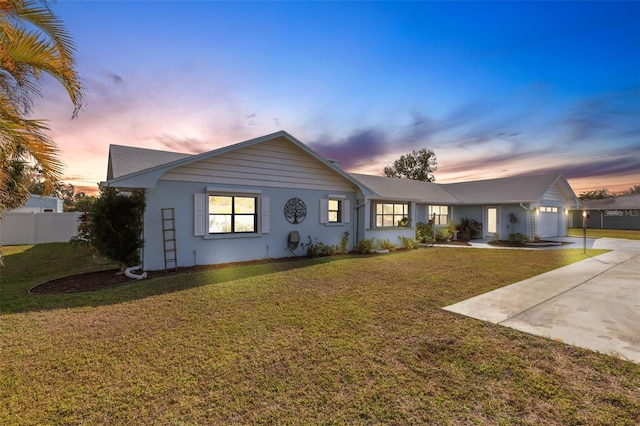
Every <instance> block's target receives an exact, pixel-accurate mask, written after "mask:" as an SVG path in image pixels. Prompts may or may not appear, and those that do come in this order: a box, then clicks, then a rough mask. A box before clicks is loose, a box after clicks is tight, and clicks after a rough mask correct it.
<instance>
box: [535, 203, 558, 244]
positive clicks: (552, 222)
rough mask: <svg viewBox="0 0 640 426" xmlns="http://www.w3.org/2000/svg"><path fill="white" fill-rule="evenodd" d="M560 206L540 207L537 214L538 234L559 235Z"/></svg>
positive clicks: (543, 236) (547, 236)
mask: <svg viewBox="0 0 640 426" xmlns="http://www.w3.org/2000/svg"><path fill="white" fill-rule="evenodd" d="M559 210H560V209H558V207H540V208H539V210H538V214H537V215H536V234H538V235H540V237H541V238H549V237H557V236H558V223H559V219H560V216H559V215H560V212H559Z"/></svg>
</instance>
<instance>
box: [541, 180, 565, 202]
mask: <svg viewBox="0 0 640 426" xmlns="http://www.w3.org/2000/svg"><path fill="white" fill-rule="evenodd" d="M543 199H544V200H545V201H565V200H566V198H565V197H564V196H563V194H562V191H561V190H560V188H559V187H558V184H557V183H556V184H555V185H554V186H552V187H551V188H549V189H548V190H547V192H545V193H544V197H543Z"/></svg>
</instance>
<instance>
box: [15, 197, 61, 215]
mask: <svg viewBox="0 0 640 426" xmlns="http://www.w3.org/2000/svg"><path fill="white" fill-rule="evenodd" d="M63 209H64V203H63V201H62V199H61V198H58V197H47V196H44V195H34V194H30V195H29V199H28V200H27V202H26V203H25V204H24V206H22V207H20V208H17V209H13V210H10V211H11V212H13V213H62V212H63Z"/></svg>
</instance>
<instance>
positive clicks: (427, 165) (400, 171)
mask: <svg viewBox="0 0 640 426" xmlns="http://www.w3.org/2000/svg"><path fill="white" fill-rule="evenodd" d="M437 168H438V162H437V160H436V154H434V152H433V151H432V150H430V149H425V148H423V149H421V150H419V151H415V150H414V151H412V152H410V153H408V154H405V155H403V156H401V157H400V158H398V159H397V160H395V161H394V162H393V165H392V166H387V167H385V168H384V171H383V172H384V175H385V176H388V177H395V178H406V179H413V180H421V181H426V182H433V181H435V180H436V178H435V176H433V172H434V171H435V170H436V169H437Z"/></svg>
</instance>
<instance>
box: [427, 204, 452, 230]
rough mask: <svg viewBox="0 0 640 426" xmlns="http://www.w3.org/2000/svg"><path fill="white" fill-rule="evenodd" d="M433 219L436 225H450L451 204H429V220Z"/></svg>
mask: <svg viewBox="0 0 640 426" xmlns="http://www.w3.org/2000/svg"><path fill="white" fill-rule="evenodd" d="M434 215H435V216H434ZM431 219H433V223H434V224H435V225H448V224H449V206H429V220H431Z"/></svg>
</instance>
